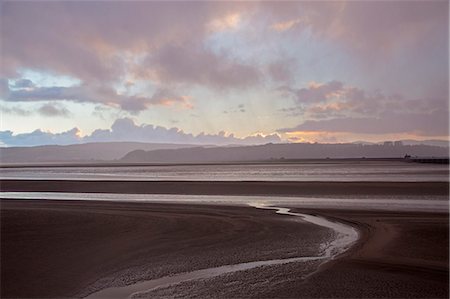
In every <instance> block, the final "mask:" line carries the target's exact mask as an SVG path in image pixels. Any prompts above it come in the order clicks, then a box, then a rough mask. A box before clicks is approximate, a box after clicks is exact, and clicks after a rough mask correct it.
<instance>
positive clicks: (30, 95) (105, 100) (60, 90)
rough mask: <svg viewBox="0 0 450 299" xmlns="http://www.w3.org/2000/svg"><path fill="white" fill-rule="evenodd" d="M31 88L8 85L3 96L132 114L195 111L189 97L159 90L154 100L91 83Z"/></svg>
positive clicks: (12, 98)
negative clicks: (154, 109)
mask: <svg viewBox="0 0 450 299" xmlns="http://www.w3.org/2000/svg"><path fill="white" fill-rule="evenodd" d="M28 81H29V80H28ZM29 86H33V87H30V88H21V89H9V88H8V87H7V86H6V87H7V90H6V91H5V94H4V96H3V97H4V99H5V100H6V101H10V102H33V101H58V100H59V101H62V100H64V101H73V102H80V103H83V102H90V103H101V104H103V105H107V106H115V107H117V106H118V107H120V108H121V109H123V110H125V111H128V112H131V113H138V112H140V111H142V110H145V109H147V108H148V107H149V106H152V105H163V106H174V105H181V106H182V107H184V108H189V109H190V108H192V104H191V103H190V102H189V97H188V96H179V95H176V94H175V93H174V92H172V91H169V90H161V89H158V90H156V91H155V93H154V94H153V95H152V96H151V97H145V96H128V95H123V94H118V93H117V92H116V91H115V90H114V89H112V88H109V87H106V86H91V85H87V84H82V85H77V86H70V87H65V86H53V87H36V86H35V85H34V84H33V82H31V81H30V83H29Z"/></svg>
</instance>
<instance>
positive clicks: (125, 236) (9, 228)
mask: <svg viewBox="0 0 450 299" xmlns="http://www.w3.org/2000/svg"><path fill="white" fill-rule="evenodd" d="M2 183H3V185H2V190H4V188H5V186H6V189H7V190H11V188H12V187H11V186H14V183H6V184H4V182H2ZM33 184H44V186H45V182H38V183H34V182H30V184H22V189H21V190H22V191H30V188H35V189H31V190H36V189H39V188H36V186H37V185H33ZM68 184H73V183H71V182H69V183H68ZM131 184H132V186H134V187H136V185H134V184H136V183H134V182H132V183H131ZM163 184H164V183H163ZM186 184H187V183H186ZM197 184H198V183H196V184H194V185H195V186H198V185H197ZM207 184H208V183H207ZM282 184H284V183H282ZM321 184H328V186H327V188H324V187H323V185H322V189H324V190H326V192H329V193H330V194H331V193H332V194H335V193H336V192H338V193H339V191H338V190H340V189H339V188H344V187H342V185H341V184H339V186H340V187H337V188H335V189H333V188H331V187H330V185H329V184H330V183H327V182H324V183H321ZM355 184H356V185H358V183H351V184H350V183H349V185H347V187H348V188H347V192H348V193H352V194H353V193H357V194H370V190H378V189H376V188H373V189H365V188H367V187H364V186H367V185H364V186H363V187H361V186H357V187H355ZM378 184H381V183H378ZM427 184H431V186H430V185H428V186H427V188H425V187H424V186H421V188H419V187H416V188H417V189H415V188H414V185H413V184H411V185H410V186H408V187H411V188H413V190H419V189H420V190H422V191H420V192H422V194H425V195H426V194H429V195H435V194H438V195H439V194H441V193H442V192H444V187H445V186H448V183H427ZM116 185H117V184H116ZM234 185H238V186H243V185H245V182H236V183H234ZM262 185H263V183H261V186H262ZM267 185H270V184H267ZM18 186H20V184H19V185H18ZM30 186H32V187H30ZM41 186H42V185H41ZM46 186H53V187H52V188H55V189H58V191H62V190H61V189H63V188H66V187H67V186H68V185H65V184H64V183H63V184H54V183H50V184H49V183H48V182H47V185H46ZM80 186H81V185H78V187H80ZM82 186H83V187H86V185H82ZM90 186H92V188H94V189H95V188H100V189H101V188H105V186H104V185H102V183H100V184H99V185H97V187H95V185H94V184H92V185H90ZM98 186H100V187H98ZM142 186H144V184H142ZM145 186H149V187H143V188H148V189H145V190H144V191H148V190H155V189H152V188H153V187H150V186H152V184H149V183H148V182H146V184H145ZM344 186H345V185H344ZM349 186H350V187H349ZM390 186H394V187H390ZM398 186H399V185H398V183H388V184H387V185H385V187H386V189H384V191H385V195H389V194H391V192H394V191H393V190H403V191H398V192H399V193H401V192H403V193H401V194H404V193H408V192H412V191H411V190H410V191H406V190H408V188H399V187H398ZM402 186H403V187H404V185H402ZM108 187H110V188H111V189H112V190H118V189H120V188H125V189H121V190H122V191H124V190H125V191H128V192H130V193H132V191H133V190H134V192H140V191H142V192H143V190H142V189H127V188H130V185H127V183H124V186H122V187H117V188H118V189H114V186H113V185H112V184H109V185H108ZM372 187H373V186H372ZM380 187H383V186H378V187H377V188H380ZM8 188H10V189H8ZM180 188H181V187H180ZM202 188H203V187H202ZM214 188H215V187H214V186H213V187H212V189H213V190H214ZM243 188H244V191H245V190H246V189H245V188H246V187H243ZM248 188H250V187H248ZM252 188H254V186H252ZM266 188H267V187H266ZM315 188H318V187H315ZM390 188H391V189H390ZM48 189H49V188H46V190H47V191H49V190H48ZM204 189H207V188H206V187H205V188H204ZM294 189H295V190H303V189H301V188H298V185H297V188H294ZM294 189H292V190H294ZM344 189H345V188H344ZM71 190H72V189H70V188H68V189H66V190H65V191H66V192H70V191H71ZM78 190H81V189H78ZM95 190H96V191H95V192H98V191H101V190H98V189H95ZM157 190H158V189H157ZM184 190H186V189H184ZM187 190H188V191H186V192H187V193H189V190H190V189H187ZM228 190H229V191H228V192H230V193H231V194H234V193H233V192H237V191H235V190H238V191H239V192H244V191H242V190H243V189H239V188H237V189H233V188H230V189H228ZM252 190H258V189H252ZM274 190H281V187H280V188H279V189H277V188H274ZM314 190H316V191H317V190H318V189H314ZM361 190H363V191H364V192H365V193H361ZM386 190H388V191H386ZM88 191H91V192H93V190H92V189H88ZM158 191H160V190H158ZM155 192H156V191H155ZM214 192H217V189H216V191H214ZM221 192H222V193H226V192H227V191H221ZM257 192H259V191H257ZM273 192H279V191H273ZM298 192H300V191H298ZM303 192H305V191H303ZM311 192H312V191H311ZM324 192H325V191H323V192H322V193H320V192H319V194H324ZM342 192H343V191H342ZM358 192H359V193H358ZM417 192H419V191H417ZM244 193H245V192H244ZM343 193H344V192H343ZM376 194H378V193H376ZM291 195H292V194H291ZM294 195H295V194H294ZM124 198H126V195H124ZM292 208H293V211H295V212H301V213H306V214H311V215H320V216H323V217H326V218H327V219H334V220H337V221H339V222H342V223H346V224H349V225H352V226H353V227H355V228H356V229H357V230H358V232H359V239H358V241H357V243H356V244H354V245H353V246H352V247H351V248H350V249H349V250H347V251H346V252H344V253H343V254H342V255H340V256H338V257H336V258H335V259H333V260H331V261H328V262H326V263H321V262H308V263H288V264H283V265H274V266H265V267H260V268H255V269H250V270H246V271H239V272H233V273H229V274H225V275H221V276H217V277H213V278H210V279H204V280H192V281H186V282H182V283H179V284H176V285H174V286H171V287H166V288H159V289H155V290H152V291H151V292H148V293H145V292H143V293H141V294H140V295H139V296H137V297H145V298H147V297H155V298H156V297H174V296H175V297H186V296H189V297H195V296H199V297H221V298H230V297H259V298H261V297H271V298H273V297H320V298H323V297H342V298H344V297H345V298H349V297H379V298H385V297H421V298H447V297H448V292H449V291H448V278H449V277H448V273H449V272H448V270H449V269H448V241H449V240H448V219H449V218H448V211H447V212H440V213H438V212H434V213H423V212H395V211H355V210H351V209H346V210H343V209H336V210H334V209H333V210H332V209H311V208H308V209H302V208H298V207H292ZM293 218H295V217H292V216H286V215H277V214H275V213H274V211H271V210H262V209H255V208H253V207H248V206H242V205H241V206H237V205H236V206H230V205H217V204H216V205H208V204H180V203H177V204H175V203H164V204H163V203H133V202H108V201H102V202H99V201H87V200H86V201H54V200H2V201H1V238H2V242H1V253H2V267H1V271H2V273H1V274H2V275H1V276H2V288H1V297H2V298H17V297H85V296H87V295H89V294H93V293H95V292H98V291H99V290H102V289H105V288H110V287H117V286H125V285H130V284H133V283H136V282H139V281H143V280H150V279H155V278H159V277H165V276H168V275H174V274H177V273H182V272H188V271H193V270H198V269H205V268H211V267H218V266H223V265H230V264H237V263H245V262H252V261H260V260H272V259H284V258H293V257H298V256H314V255H317V253H318V252H319V251H320V246H321V243H323V242H329V241H330V240H332V239H333V238H334V237H335V236H334V233H333V231H332V230H329V229H326V228H324V227H321V226H317V225H314V224H310V223H306V222H304V221H298V220H296V219H293Z"/></svg>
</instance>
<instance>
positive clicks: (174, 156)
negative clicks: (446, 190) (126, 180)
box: [121, 143, 448, 163]
mask: <svg viewBox="0 0 450 299" xmlns="http://www.w3.org/2000/svg"><path fill="white" fill-rule="evenodd" d="M406 154H408V155H411V156H437V157H444V156H445V157H448V148H446V147H438V146H429V145H380V144H371V145H363V144H351V143H342V144H319V143H291V144H265V145H258V146H242V147H214V148H204V147H191V148H180V149H166V150H152V151H145V150H136V151H132V152H130V153H128V154H127V155H125V156H124V157H123V158H122V159H121V162H127V163H184V162H226V161H255V160H270V159H324V158H362V157H366V158H401V157H404V156H405V155H406Z"/></svg>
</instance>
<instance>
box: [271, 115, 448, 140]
mask: <svg viewBox="0 0 450 299" xmlns="http://www.w3.org/2000/svg"><path fill="white" fill-rule="evenodd" d="M448 127H449V121H448V110H447V111H445V110H439V111H434V112H432V113H391V112H386V113H383V114H381V115H380V116H378V117H359V118H354V117H342V118H331V119H325V120H306V121H304V122H303V123H302V124H300V125H298V126H296V127H293V128H283V129H279V130H278V132H280V133H289V132H297V131H313V132H351V133H356V134H387V133H413V134H416V135H421V136H446V135H448V134H449V129H448Z"/></svg>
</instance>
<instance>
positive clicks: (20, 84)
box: [13, 79, 34, 88]
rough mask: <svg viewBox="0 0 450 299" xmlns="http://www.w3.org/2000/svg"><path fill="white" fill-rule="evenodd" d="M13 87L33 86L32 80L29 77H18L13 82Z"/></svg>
mask: <svg viewBox="0 0 450 299" xmlns="http://www.w3.org/2000/svg"><path fill="white" fill-rule="evenodd" d="M13 87H14V88H31V87H34V83H33V81H31V80H29V79H19V80H17V81H16V82H14V84H13Z"/></svg>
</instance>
